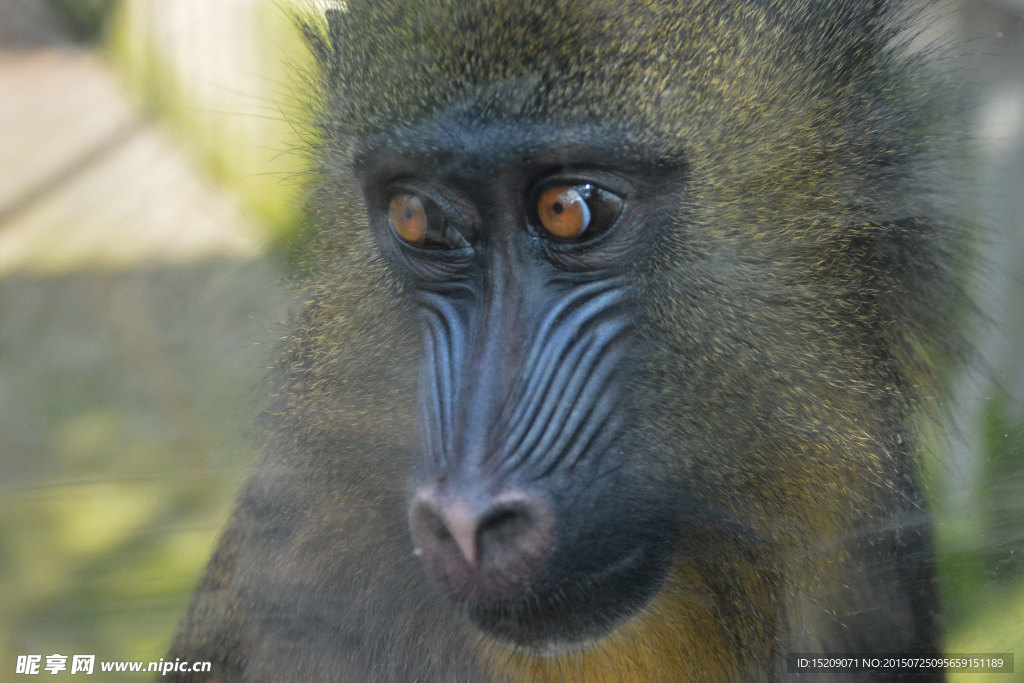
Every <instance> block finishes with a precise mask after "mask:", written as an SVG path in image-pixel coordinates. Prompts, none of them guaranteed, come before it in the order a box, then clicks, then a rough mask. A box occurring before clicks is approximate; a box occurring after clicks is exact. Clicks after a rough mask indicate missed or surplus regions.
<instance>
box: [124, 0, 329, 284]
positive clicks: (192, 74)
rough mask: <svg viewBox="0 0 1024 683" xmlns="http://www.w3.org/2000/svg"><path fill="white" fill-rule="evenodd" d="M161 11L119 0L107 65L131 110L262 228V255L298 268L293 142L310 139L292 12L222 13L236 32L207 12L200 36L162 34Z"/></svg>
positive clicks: (299, 162)
mask: <svg viewBox="0 0 1024 683" xmlns="http://www.w3.org/2000/svg"><path fill="white" fill-rule="evenodd" d="M178 1H180V0H178ZM210 7H211V8H215V7H216V4H215V3H211V4H210ZM168 14H171V15H172V16H173V13H169V12H167V11H166V10H165V9H164V8H161V7H160V5H159V3H154V2H150V1H146V2H143V1H140V0H135V1H134V2H124V1H123V0H122V1H121V2H119V3H118V4H117V6H116V8H115V11H114V12H113V16H112V17H111V25H110V30H109V36H108V39H107V41H106V51H107V54H108V58H109V61H110V62H111V64H112V65H113V67H114V69H115V70H116V71H117V72H118V73H119V74H121V75H122V77H123V78H124V81H125V83H126V84H127V86H128V90H129V91H130V92H131V93H132V95H133V96H134V97H135V98H136V100H137V102H138V104H139V107H140V109H141V110H142V111H144V112H147V113H148V114H149V115H151V116H154V117H156V118H158V119H159V120H160V121H161V123H162V124H164V125H165V127H166V128H168V129H169V130H170V131H171V132H172V133H174V134H175V135H176V136H177V137H178V139H179V140H180V141H181V143H182V144H183V146H184V147H185V148H187V149H188V150H189V151H190V152H191V153H192V154H193V155H194V156H195V157H196V158H197V159H198V160H199V162H200V164H201V166H202V167H203V168H204V169H205V170H206V171H207V172H208V173H210V174H211V176H212V177H213V178H215V179H216V180H217V182H218V183H219V184H221V186H222V187H223V188H224V189H225V191H227V192H228V193H229V194H230V195H232V196H233V197H234V198H236V200H237V201H238V202H239V204H240V205H241V206H242V207H243V208H244V209H245V210H247V211H249V212H250V213H251V214H252V215H254V216H255V217H256V218H257V219H258V221H259V222H260V224H262V225H263V226H265V229H266V233H265V235H264V237H265V239H266V240H267V246H268V251H269V253H270V254H271V256H274V257H276V258H278V259H279V260H283V261H284V262H285V264H286V265H290V266H296V267H297V265H298V264H299V262H300V261H301V260H302V254H303V251H304V248H305V243H304V239H305V234H306V233H305V230H304V229H303V228H304V222H305V217H304V213H303V206H302V188H301V182H300V180H301V177H302V174H303V172H304V171H305V170H306V169H307V167H308V164H307V161H306V159H305V157H304V156H303V155H302V152H301V150H302V149H304V148H305V145H304V143H303V141H302V139H303V137H304V136H307V135H310V134H311V133H310V132H309V131H307V130H305V129H304V128H303V127H302V122H303V121H305V120H306V116H305V113H304V112H303V111H302V109H301V103H302V102H303V101H304V97H303V95H302V93H301V92H299V91H298V89H299V88H300V87H301V86H300V83H299V80H298V79H297V78H296V74H297V73H301V72H303V71H304V69H305V68H306V65H307V60H308V59H309V55H308V51H307V50H306V48H305V46H304V44H303V43H302V41H301V38H300V36H299V33H298V31H297V30H296V28H295V25H294V22H293V20H292V17H291V15H290V14H289V13H288V11H286V9H284V7H283V6H282V3H279V2H274V1H272V0H263V1H258V2H250V3H248V4H247V5H244V6H243V10H242V11H239V10H234V11H233V15H231V14H229V15H226V16H228V17H232V16H233V17H234V18H236V19H238V23H239V24H240V25H238V26H233V25H228V24H224V25H221V24H220V22H222V20H223V19H224V18H225V15H224V14H220V15H218V13H217V12H215V11H211V14H213V15H214V17H213V19H214V20H215V21H211V22H210V23H211V24H212V25H211V26H207V27H206V30H205V31H203V32H202V35H201V36H200V35H196V36H190V35H189V34H188V33H187V32H185V31H179V32H177V33H170V32H168V33H167V34H164V35H161V34H159V31H160V30H162V24H163V22H162V18H163V17H164V16H165V15H168ZM201 17H202V15H201V14H200V18H201ZM215 22H216V23H215ZM211 29H212V30H211ZM218 30H223V31H225V35H223V36H220V35H217V34H216V31H218ZM233 39H234V42H232V40H233ZM232 61H234V62H235V64H234V65H232V64H231V62H232ZM224 62H228V64H227V66H225V65H224ZM217 65H220V66H221V67H222V70H221V71H220V72H216V71H213V69H212V67H215V66H217ZM232 66H235V67H236V68H235V69H234V70H232V69H231V67H232Z"/></svg>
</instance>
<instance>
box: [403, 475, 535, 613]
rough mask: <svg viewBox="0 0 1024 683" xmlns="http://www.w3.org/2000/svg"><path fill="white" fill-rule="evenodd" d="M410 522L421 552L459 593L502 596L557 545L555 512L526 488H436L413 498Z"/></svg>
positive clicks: (522, 582)
mask: <svg viewBox="0 0 1024 683" xmlns="http://www.w3.org/2000/svg"><path fill="white" fill-rule="evenodd" d="M409 526H410V530H411V532H412V537H413V542H414V543H415V545H416V550H417V554H419V555H421V556H422V557H423V559H424V561H425V562H426V564H427V567H428V569H429V570H430V571H431V572H432V573H433V574H434V575H435V577H436V578H438V579H439V580H440V581H441V582H442V583H443V584H445V585H446V586H447V587H448V588H449V589H451V590H453V591H455V592H456V593H467V592H474V593H476V594H478V595H488V594H489V595H495V596H496V595H499V594H502V593H505V592H507V591H508V590H509V589H510V588H511V587H512V586H522V585H524V584H525V582H527V581H528V580H529V578H530V577H531V576H533V575H534V574H536V573H537V572H538V571H539V569H540V567H541V566H542V565H543V560H544V559H545V558H546V556H547V555H548V554H549V553H550V551H551V549H552V547H553V545H554V538H555V533H554V515H553V513H552V512H551V509H550V507H549V506H548V505H547V504H546V503H545V501H544V500H543V499H542V498H540V497H539V496H536V495H531V494H529V493H527V492H524V491H518V490H512V491H505V492H502V493H501V494H497V495H493V496H486V497H483V498H482V499H481V498H480V497H477V496H470V495H468V494H464V493H462V494H460V492H454V493H451V492H447V493H445V494H442V493H440V492H438V491H437V490H436V489H429V490H426V491H421V492H420V493H419V494H417V496H416V498H415V499H414V501H413V505H412V509H411V510H410V515H409Z"/></svg>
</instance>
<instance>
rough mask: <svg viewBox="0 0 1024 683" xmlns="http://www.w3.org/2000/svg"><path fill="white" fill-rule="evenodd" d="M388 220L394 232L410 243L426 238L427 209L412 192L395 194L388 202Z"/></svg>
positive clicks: (420, 241) (417, 242)
mask: <svg viewBox="0 0 1024 683" xmlns="http://www.w3.org/2000/svg"><path fill="white" fill-rule="evenodd" d="M388 221H389V222H390V223H391V228H392V229H393V230H394V231H395V234H396V235H398V236H399V237H401V238H402V239H403V240H405V241H406V242H409V243H410V244H422V243H423V241H424V240H425V239H426V238H427V210H426V207H424V206H423V200H422V199H420V198H419V197H417V196H416V195H414V194H396V195H395V196H394V197H392V198H391V202H390V203H389V204H388Z"/></svg>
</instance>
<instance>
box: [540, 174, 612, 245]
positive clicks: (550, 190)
mask: <svg viewBox="0 0 1024 683" xmlns="http://www.w3.org/2000/svg"><path fill="white" fill-rule="evenodd" d="M534 197H535V199H534V201H533V210H534V211H535V212H536V213H537V216H536V218H537V221H538V222H539V223H540V225H541V227H543V228H544V229H545V230H546V231H547V232H548V235H549V236H550V237H554V238H556V239H558V240H565V241H570V240H579V239H582V238H587V237H590V236H592V235H596V234H599V233H601V232H603V231H604V230H606V229H607V228H609V227H611V226H612V225H613V224H614V223H615V219H616V218H618V217H619V212H620V211H621V210H622V198H620V197H618V196H617V195H614V194H612V193H611V192H608V191H607V190H602V189H601V188H599V187H597V186H595V185H591V184H590V183H582V184H579V185H549V186H548V187H542V188H540V190H539V191H538V193H537V194H535V195H534Z"/></svg>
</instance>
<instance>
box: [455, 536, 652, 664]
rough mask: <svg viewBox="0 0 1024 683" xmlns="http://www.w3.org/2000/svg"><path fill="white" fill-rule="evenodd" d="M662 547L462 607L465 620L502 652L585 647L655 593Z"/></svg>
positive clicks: (537, 652)
mask: <svg viewBox="0 0 1024 683" xmlns="http://www.w3.org/2000/svg"><path fill="white" fill-rule="evenodd" d="M667 546H668V544H653V543H649V544H645V545H639V546H637V547H636V548H634V549H632V550H631V551H630V552H628V553H627V554H626V555H625V556H623V557H621V558H620V559H618V560H616V561H615V562H614V563H612V564H610V565H607V566H604V567H599V568H595V569H593V570H592V571H576V572H573V573H571V574H567V575H564V576H563V577H561V578H560V579H558V580H554V581H550V580H549V581H540V582H538V584H537V585H536V586H534V587H532V588H531V589H529V590H528V593H527V594H526V595H524V596H523V597H522V598H521V599H519V600H515V601H503V602H500V603H485V602H476V601H473V600H472V599H470V600H467V601H466V603H465V607H466V611H467V613H468V616H469V618H470V619H471V620H472V621H473V623H474V624H476V626H477V627H478V628H480V630H482V631H483V632H484V633H485V634H486V635H487V636H488V637H489V638H491V639H492V640H493V641H494V642H496V643H497V644H499V645H501V646H502V647H505V648H508V649H511V650H517V651H525V652H529V653H530V654H534V655H536V656H541V657H550V656H555V655H558V654H562V653H565V652H569V651H573V650H580V649H584V648H587V647H589V646H591V645H593V644H594V643H596V642H597V641H599V640H601V639H602V638H603V637H605V636H607V635H608V634H609V633H611V632H612V631H614V630H615V629H617V628H618V627H620V626H621V625H622V624H624V623H625V622H626V621H628V620H629V619H630V618H631V617H633V616H634V615H635V614H637V613H638V612H639V611H640V610H641V609H643V607H644V606H645V605H646V604H647V603H648V602H649V601H650V600H651V599H652V598H653V597H654V596H655V595H656V594H657V593H658V591H659V590H660V588H661V586H662V584H663V582H664V579H665V575H666V573H667V571H668V567H669V564H670V560H671V551H670V549H669V548H668V547H667Z"/></svg>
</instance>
